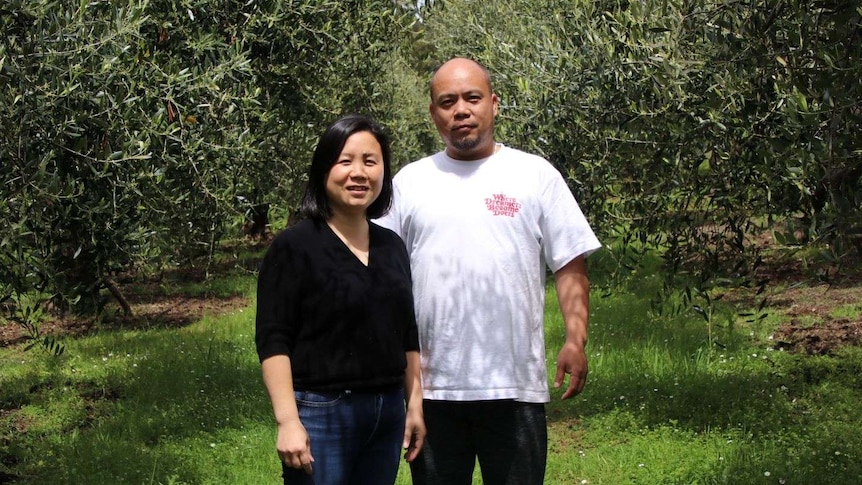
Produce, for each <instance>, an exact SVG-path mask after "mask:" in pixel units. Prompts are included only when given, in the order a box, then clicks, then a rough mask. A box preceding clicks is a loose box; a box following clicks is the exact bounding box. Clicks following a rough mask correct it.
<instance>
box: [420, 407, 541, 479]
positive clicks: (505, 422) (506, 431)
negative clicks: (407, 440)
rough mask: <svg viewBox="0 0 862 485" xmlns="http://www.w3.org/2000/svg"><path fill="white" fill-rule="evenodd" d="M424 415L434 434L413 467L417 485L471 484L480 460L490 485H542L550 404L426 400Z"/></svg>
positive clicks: (426, 424)
mask: <svg viewBox="0 0 862 485" xmlns="http://www.w3.org/2000/svg"><path fill="white" fill-rule="evenodd" d="M423 411H424V414H425V427H426V428H427V429H428V435H427V436H426V437H425V444H424V446H423V447H422V451H421V452H420V453H419V456H417V457H416V460H414V461H413V463H411V464H410V471H411V474H412V475H413V484H414V485H470V484H471V483H472V477H473V468H474V467H475V464H476V459H477V458H478V459H479V467H480V468H481V470H482V482H483V483H484V484H485V485H542V482H543V481H544V477H545V461H546V460H547V456H548V430H547V420H546V418H545V405H544V404H533V403H523V402H516V401H512V400H500V401H466V402H455V401H431V400H428V399H426V400H424V401H423Z"/></svg>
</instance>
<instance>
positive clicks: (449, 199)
mask: <svg viewBox="0 0 862 485" xmlns="http://www.w3.org/2000/svg"><path fill="white" fill-rule="evenodd" d="M430 88H431V105H430V112H431V118H432V119H433V121H434V124H435V125H436V127H437V130H438V131H439V132H440V135H441V136H442V138H443V140H444V141H445V143H446V150H445V151H443V152H440V153H437V154H435V155H433V156H430V157H427V158H424V159H422V160H419V161H417V162H415V163H412V164H409V165H408V166H406V167H404V168H403V169H402V170H401V171H400V172H399V173H398V175H397V176H396V177H395V197H394V203H393V207H392V210H391V211H390V213H389V215H388V216H386V217H385V218H384V219H382V220H381V221H380V223H381V224H383V225H385V226H387V227H389V228H391V229H393V230H394V231H395V232H397V233H398V234H399V235H401V237H402V239H404V242H405V244H406V246H407V250H408V252H409V254H410V263H411V267H412V271H413V292H414V297H415V304H416V315H417V320H418V325H419V336H420V346H421V348H422V376H423V377H422V378H423V387H424V398H425V399H424V410H425V420H426V426H427V430H428V434H427V437H426V441H425V448H424V449H423V451H422V453H421V454H420V456H419V457H417V459H416V460H415V461H414V462H413V464H412V465H411V469H412V474H413V482H414V483H415V484H419V485H422V484H440V485H458V484H470V483H471V479H472V474H473V468H474V465H475V461H476V459H477V458H478V460H479V465H480V467H481V471H482V477H483V481H484V483H485V484H486V485H495V484H537V485H538V484H541V483H542V482H543V480H544V473H545V461H546V457H547V428H546V421H545V409H544V403H546V402H548V401H549V400H550V394H549V391H548V384H547V371H546V364H545V347H544V325H543V321H544V314H543V312H544V295H545V266H546V265H547V266H548V267H550V268H551V270H552V271H553V272H554V276H555V284H556V290H557V293H558V295H559V300H560V307H561V310H562V314H563V317H564V319H565V325H566V341H565V344H564V346H563V348H562V350H561V351H560V353H559V355H558V357H557V373H556V378H555V387H560V386H561V385H562V384H563V382H564V376H565V375H566V374H568V375H569V376H570V377H569V379H570V380H569V383H568V386H567V388H566V389H565V391H564V393H563V394H562V398H563V399H567V398H569V397H571V396H574V395H575V394H577V393H579V392H581V390H582V389H583V387H584V383H585V382H586V377H587V358H586V353H585V350H584V347H585V346H586V343H587V316H588V307H589V280H588V279H587V275H586V266H585V262H584V258H585V256H586V255H587V254H589V253H590V252H592V251H595V250H596V249H598V248H599V247H601V245H600V243H599V241H598V239H596V237H595V235H594V234H593V232H592V230H591V229H590V226H589V224H588V223H587V221H586V220H585V218H584V216H583V214H582V212H581V210H580V208H579V207H578V204H577V202H576V201H575V199H574V197H573V196H572V194H571V192H570V191H569V189H568V187H567V186H566V184H565V181H564V180H563V178H562V176H561V175H560V173H559V172H558V171H557V170H556V169H555V168H554V167H553V166H552V165H551V164H550V163H548V162H547V161H546V160H544V159H542V158H540V157H537V156H534V155H529V154H527V153H524V152H521V151H518V150H515V149H513V148H509V147H506V146H504V145H502V144H499V143H496V142H495V141H494V118H495V116H496V115H497V110H498V106H499V100H498V98H497V95H496V94H494V93H493V91H492V88H491V80H490V75H489V74H488V71H487V70H486V69H485V68H484V67H482V66H481V65H479V64H478V63H476V62H474V61H471V60H468V59H462V58H455V59H452V60H450V61H448V62H446V63H445V64H443V65H442V66H441V67H440V68H439V69H438V70H437V71H436V72H435V73H434V76H433V77H432V80H431V85H430Z"/></svg>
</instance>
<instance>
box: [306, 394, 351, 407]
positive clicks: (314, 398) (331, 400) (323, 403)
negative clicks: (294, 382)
mask: <svg viewBox="0 0 862 485" xmlns="http://www.w3.org/2000/svg"><path fill="white" fill-rule="evenodd" d="M294 396H295V397H296V404H298V405H300V406H308V407H312V408H326V407H330V406H335V405H336V404H338V403H339V402H340V401H341V399H342V397H343V396H344V394H343V393H340V392H312V391H296V392H294Z"/></svg>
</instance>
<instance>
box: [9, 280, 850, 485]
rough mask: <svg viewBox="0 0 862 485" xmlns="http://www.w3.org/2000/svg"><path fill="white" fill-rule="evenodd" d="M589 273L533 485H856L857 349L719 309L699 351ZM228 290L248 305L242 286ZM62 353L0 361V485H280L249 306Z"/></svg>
mask: <svg viewBox="0 0 862 485" xmlns="http://www.w3.org/2000/svg"><path fill="white" fill-rule="evenodd" d="M595 271H596V272H597V274H596V276H595V277H594V281H595V282H597V284H596V286H595V291H594V292H593V299H592V309H591V331H590V342H589V345H588V354H589V359H590V375H589V381H588V384H587V387H586V389H585V392H584V393H583V394H581V395H579V396H577V397H575V398H573V399H570V400H567V401H561V400H559V394H560V393H559V392H552V394H553V399H554V400H553V402H552V403H551V404H550V405H549V406H548V419H549V433H550V434H549V437H550V439H549V459H548V472H547V480H546V483H549V484H566V485H571V484H579V483H587V484H593V485H596V484H614V485H617V484H778V483H786V484H813V483H829V484H855V483H860V482H862V433H860V430H862V417H860V413H859V412H858V404H857V403H858V402H860V399H862V349H859V348H849V349H846V350H844V351H842V352H841V353H839V354H838V355H836V356H831V357H826V356H824V357H808V356H800V355H793V354H789V353H785V352H780V351H777V350H772V349H771V348H770V341H769V340H768V338H767V337H766V336H767V335H768V333H769V327H770V326H774V325H775V324H777V323H778V322H779V321H780V316H777V315H771V316H770V317H769V318H768V319H767V320H765V321H764V322H761V323H760V324H759V325H762V326H763V327H764V328H762V329H758V332H754V331H753V330H752V329H751V328H749V327H748V326H747V325H746V323H745V322H744V320H743V319H741V318H739V317H737V316H736V315H737V312H738V310H737V309H731V308H721V307H717V308H716V322H719V324H718V325H715V327H714V328H713V338H714V341H716V342H719V343H720V345H722V346H723V347H721V346H719V345H716V344H712V345H710V344H709V343H708V337H707V329H706V323H705V322H704V320H703V318H701V316H699V315H697V314H694V313H693V312H691V311H685V312H682V313H680V314H678V315H676V316H672V317H669V316H659V315H657V313H656V311H655V310H654V308H652V307H651V306H650V297H652V296H654V295H655V291H656V289H657V287H658V285H659V283H658V281H657V279H656V278H655V277H651V276H644V275H645V274H650V272H648V271H644V272H643V273H641V274H640V275H639V274H637V273H636V274H634V275H633V276H632V277H631V278H629V279H626V280H625V281H616V282H615V283H614V285H613V286H612V287H608V286H605V287H602V274H603V273H602V271H603V270H602V268H601V266H600V265H599V266H598V267H597V269H596V270H595ZM231 278H234V281H233V282H232V283H230V284H228V287H231V288H243V290H242V291H244V292H246V294H247V295H249V296H251V295H252V289H253V287H254V284H253V275H247V276H245V279H244V280H243V279H242V277H238V276H236V275H234V276H231ZM195 288H196V287H193V288H191V289H190V290H189V291H197V290H196V289H195ZM212 288H222V287H221V286H219V285H216V286H214V287H212ZM186 289H188V288H186ZM180 290H181V289H180ZM183 291H185V290H183ZM207 291H208V292H209V293H207ZM234 291H235V290H234ZM229 292H230V291H229V290H228V289H218V290H212V289H209V290H206V291H204V294H216V293H218V294H222V293H229ZM837 311H838V312H839V314H840V315H841V316H844V315H845V313H846V314H847V316H858V312H859V306H858V305H855V306H852V307H851V306H849V307H848V308H847V309H839V310H837ZM547 315H548V318H547V341H548V349H549V351H548V364H549V368H552V367H553V362H554V359H555V357H556V350H557V349H558V348H559V346H560V345H561V343H562V339H563V330H562V328H563V327H562V321H561V318H560V315H559V312H558V310H557V308H556V301H555V298H554V294H553V291H550V292H549V294H548V302H547ZM64 343H65V345H66V347H67V348H66V352H65V354H64V355H63V356H61V357H59V358H57V357H53V356H50V355H48V354H47V353H46V352H42V351H40V350H38V349H33V350H31V351H29V352H22V351H21V350H20V348H5V349H0V409H2V411H0V482H3V481H4V480H6V481H11V477H12V476H15V477H17V481H15V482H12V483H20V484H38V483H88V484H117V483H130V484H224V483H231V484H255V485H256V484H265V483H273V484H274V483H279V478H278V475H279V467H278V462H277V459H276V455H275V451H274V440H275V433H274V432H275V430H274V426H273V425H272V416H271V411H270V407H269V402H268V400H267V397H266V394H265V391H264V389H263V386H262V384H261V379H260V371H259V365H258V362H257V357H256V354H255V351H254V344H253V307H249V308H246V309H244V310H241V311H236V312H234V313H232V314H228V315H223V316H218V317H206V318H204V319H202V320H200V321H198V322H196V323H194V324H192V325H189V326H187V327H184V328H179V329H177V328H159V327H155V328H149V329H146V330H112V331H102V332H98V333H97V334H96V335H94V336H90V337H85V338H79V339H68V340H66V341H64ZM549 372H550V374H551V375H552V374H553V370H552V369H551V370H549ZM4 474H5V475H4ZM476 477H477V478H476V480H475V483H481V480H480V479H479V478H478V472H477V474H476ZM398 483H399V484H407V483H409V473H408V471H407V470H406V466H404V467H402V469H401V470H400V473H399V479H398Z"/></svg>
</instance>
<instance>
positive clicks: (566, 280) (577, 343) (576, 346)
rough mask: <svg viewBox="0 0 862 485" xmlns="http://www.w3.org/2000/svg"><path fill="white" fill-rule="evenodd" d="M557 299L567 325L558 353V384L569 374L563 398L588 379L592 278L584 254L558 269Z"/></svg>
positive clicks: (556, 383) (556, 386)
mask: <svg viewBox="0 0 862 485" xmlns="http://www.w3.org/2000/svg"><path fill="white" fill-rule="evenodd" d="M554 279H555V286H556V289H557V299H558V300H559V302H560V311H561V312H562V314H563V321H564V322H565V325H566V342H565V343H564V344H563V348H562V349H560V353H559V355H558V356H557V376H556V378H555V379H554V387H555V388H559V387H561V386H562V385H563V382H564V381H565V375H566V374H569V375H570V378H569V386H568V388H567V389H566V391H565V392H564V393H563V399H568V398H570V397H572V396H574V395H576V394H579V393H580V392H581V391H582V390H583V389H584V385H585V384H586V383H587V354H586V346H587V320H588V318H589V313H590V280H589V278H587V265H586V261H585V257H584V256H578V257H577V258H575V259H573V260H571V261H569V262H568V263H567V264H566V265H565V266H563V267H562V268H560V269H559V270H558V271H557V272H556V273H554Z"/></svg>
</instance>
